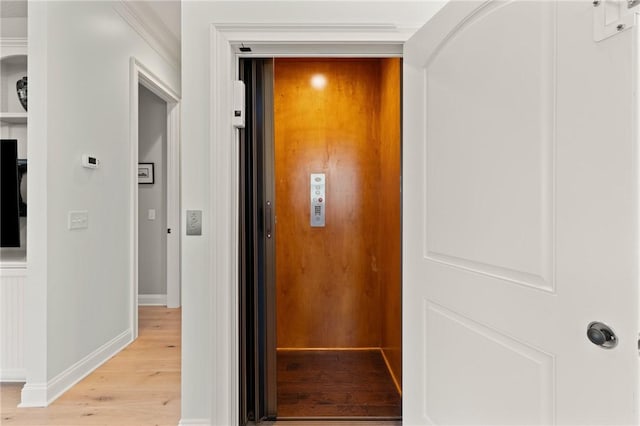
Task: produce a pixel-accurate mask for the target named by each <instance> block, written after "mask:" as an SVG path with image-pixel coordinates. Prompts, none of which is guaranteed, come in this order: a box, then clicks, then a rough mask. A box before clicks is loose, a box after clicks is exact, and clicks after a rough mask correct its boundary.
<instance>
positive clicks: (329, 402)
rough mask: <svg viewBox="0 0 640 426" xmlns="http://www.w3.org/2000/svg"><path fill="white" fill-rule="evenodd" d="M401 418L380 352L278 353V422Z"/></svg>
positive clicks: (395, 391)
mask: <svg viewBox="0 0 640 426" xmlns="http://www.w3.org/2000/svg"><path fill="white" fill-rule="evenodd" d="M401 415H402V407H401V397H400V395H399V394H398V391H397V390H396V387H395V385H394V383H393V380H392V379H391V376H390V375H389V371H388V370H387V366H386V365H385V362H384V359H383V358H382V355H381V354H380V351H378V350H357V351H344V350H342V351H325V350H323V351H299V350H294V351H288V350H279V351H278V417H279V418H280V417H296V418H299V417H386V418H394V417H395V418H399V417H400V416H401Z"/></svg>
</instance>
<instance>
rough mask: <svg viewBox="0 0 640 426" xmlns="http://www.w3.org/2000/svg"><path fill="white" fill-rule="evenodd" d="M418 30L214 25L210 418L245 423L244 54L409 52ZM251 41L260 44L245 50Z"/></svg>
mask: <svg viewBox="0 0 640 426" xmlns="http://www.w3.org/2000/svg"><path fill="white" fill-rule="evenodd" d="M412 32H413V31H411V30H410V29H409V30H405V29H398V28H396V26H395V25H394V24H393V23H392V22H389V23H381V24H379V25H363V24H362V23H358V22H353V23H351V22H345V23H342V24H339V25H336V24H333V23H326V24H323V23H318V24H310V25H303V26H291V25H286V24H284V25H283V24H212V25H211V27H210V46H211V56H210V62H209V64H210V87H209V91H210V93H209V95H210V96H209V99H210V103H209V107H210V118H211V126H210V129H211V131H210V134H209V140H210V146H211V150H210V153H209V161H210V164H211V165H212V172H211V174H210V176H209V179H210V181H209V182H210V187H211V188H212V189H213V191H214V193H212V196H211V197H210V199H209V209H210V211H211V215H212V220H211V241H212V243H211V245H210V254H209V258H210V259H211V262H210V269H209V275H210V277H211V282H212V292H211V298H210V299H209V300H210V306H211V308H210V312H212V315H211V330H212V333H211V340H210V341H211V348H212V357H213V359H214V364H213V368H212V370H211V372H210V380H211V382H210V383H212V388H211V391H212V398H211V400H212V404H211V412H210V416H211V418H212V419H216V421H217V422H218V423H219V424H231V425H237V424H239V412H240V409H239V403H240V398H239V396H240V395H239V390H238V389H239V357H238V356H239V332H240V330H239V323H238V289H239V287H238V286H239V281H238V266H239V263H238V262H239V259H238V256H237V254H238V244H239V233H238V216H239V205H238V196H239V186H238V185H239V182H238V168H239V163H238V162H239V157H238V143H239V135H238V131H237V130H236V129H235V128H233V126H232V124H231V120H232V114H231V112H232V110H233V91H232V84H231V82H232V81H233V80H236V79H237V78H238V75H239V59H240V58H241V57H273V58H278V57H316V58H321V57H346V56H348V57H354V58H357V57H362V58H366V57H380V58H384V57H400V58H401V57H402V51H403V45H404V42H405V41H406V40H407V39H408V38H409V36H410V35H411V34H412ZM242 44H244V45H245V46H250V47H252V49H253V52H251V53H248V54H247V53H245V54H242V53H241V52H240V51H239V47H241V45H242Z"/></svg>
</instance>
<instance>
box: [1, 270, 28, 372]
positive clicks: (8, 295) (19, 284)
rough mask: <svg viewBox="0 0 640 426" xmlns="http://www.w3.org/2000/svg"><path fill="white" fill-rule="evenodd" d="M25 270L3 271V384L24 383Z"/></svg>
mask: <svg viewBox="0 0 640 426" xmlns="http://www.w3.org/2000/svg"><path fill="white" fill-rule="evenodd" d="M26 282H27V270H26V268H25V269H22V268H21V269H18V268H16V269H0V381H2V382H23V381H25V379H26V371H25V368H24V288H25V285H26Z"/></svg>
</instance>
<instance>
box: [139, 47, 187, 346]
mask: <svg viewBox="0 0 640 426" xmlns="http://www.w3.org/2000/svg"><path fill="white" fill-rule="evenodd" d="M130 73H131V74H130V94H131V95H130V111H131V134H130V140H131V152H130V156H131V211H130V216H131V219H130V220H131V227H132V228H133V232H132V236H131V242H130V244H131V245H130V248H131V256H132V260H133V261H132V268H131V271H130V281H131V302H132V303H131V311H130V320H131V329H132V334H133V338H134V339H135V338H137V337H138V304H139V297H138V294H139V293H141V292H143V291H145V288H142V289H140V290H142V291H139V287H140V285H139V284H140V282H139V273H140V267H141V259H140V257H141V256H140V250H141V246H140V236H141V229H140V220H141V219H142V220H145V221H149V222H154V224H158V225H162V227H161V228H160V227H159V226H155V228H156V229H155V231H157V232H161V233H162V234H163V237H159V236H158V234H155V236H156V239H159V240H160V241H164V242H166V244H165V247H164V248H161V249H158V253H157V257H159V258H160V261H162V260H164V265H163V266H159V267H157V265H156V269H160V270H161V271H160V273H159V274H158V275H160V276H161V277H162V276H164V277H166V279H165V281H166V296H165V297H162V299H163V300H160V301H158V300H155V301H154V302H155V303H152V304H164V305H166V306H167V307H168V308H178V307H180V305H181V297H180V295H181V283H180V232H178V230H179V220H180V219H179V218H180V201H179V200H180V101H179V97H178V96H177V95H176V94H175V93H174V92H173V91H172V90H171V89H170V88H169V87H168V86H167V85H166V84H164V82H162V80H160V79H159V78H158V77H157V76H155V75H154V74H153V73H152V72H151V71H149V69H148V68H147V67H145V66H144V65H143V64H142V63H140V62H139V61H138V60H137V59H136V58H131V62H130ZM145 99H146V100H147V101H148V102H147V103H146V105H147V106H151V105H153V107H152V108H151V109H152V110H153V112H152V115H153V117H154V118H153V120H152V121H154V125H153V126H152V127H151V128H150V129H147V130H149V133H150V134H151V135H153V136H151V137H150V139H152V140H155V142H157V139H158V136H157V135H158V134H161V135H164V137H165V138H166V143H165V144H164V145H165V154H164V157H162V155H160V156H159V157H158V158H164V160H163V165H162V167H161V168H159V171H160V173H162V172H163V171H164V176H165V178H164V179H163V180H164V181H165V186H166V188H165V189H164V194H165V197H164V199H163V200H155V201H154V204H153V205H154V206H155V207H157V206H160V207H159V208H155V209H154V208H151V207H149V206H147V205H146V204H144V202H145V201H146V200H142V201H143V205H142V206H141V204H140V203H141V200H140V189H139V188H140V187H146V188H151V187H155V186H156V184H155V182H156V170H155V169H156V167H155V163H154V162H153V161H144V158H145V157H141V155H142V154H143V153H144V155H145V156H146V155H147V154H148V153H147V152H146V150H148V149H150V148H148V147H147V145H149V144H148V143H147V142H144V141H143V142H142V143H141V141H140V138H141V136H142V134H143V132H144V130H145V129H141V127H146V125H143V123H141V120H143V119H145V117H144V116H145V115H146V113H142V114H141V112H140V107H141V101H144V100H145ZM162 114H164V115H163V117H159V116H160V115H162ZM147 118H148V117H147ZM147 121H149V120H147ZM160 138H162V137H160ZM155 142H154V143H151V144H150V145H154V146H155ZM158 150H162V148H158ZM152 157H153V156H152ZM152 157H148V158H152ZM154 158H155V157H154ZM141 174H142V176H141ZM151 182H153V183H151ZM159 186H160V185H158V187H159ZM158 192H163V190H162V189H158ZM145 207H146V208H145ZM150 210H155V212H152V211H150ZM158 210H164V212H165V213H166V214H165V215H164V218H161V219H160V220H159V221H158ZM154 216H155V219H149V218H150V217H154ZM155 231H154V232H155ZM143 232H144V231H143ZM160 251H163V253H160ZM160 279H162V278H160ZM154 285H155V286H156V287H160V286H158V284H157V283H155V284H154ZM156 291H157V290H156ZM143 294H144V293H143ZM160 297H161V296H159V297H158V299H159V298H160ZM162 302H164V303H162Z"/></svg>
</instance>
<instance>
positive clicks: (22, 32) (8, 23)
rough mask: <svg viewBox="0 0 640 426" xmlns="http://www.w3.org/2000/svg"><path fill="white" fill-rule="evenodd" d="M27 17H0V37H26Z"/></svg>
mask: <svg viewBox="0 0 640 426" xmlns="http://www.w3.org/2000/svg"><path fill="white" fill-rule="evenodd" d="M26 36H27V18H2V19H0V37H26Z"/></svg>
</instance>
